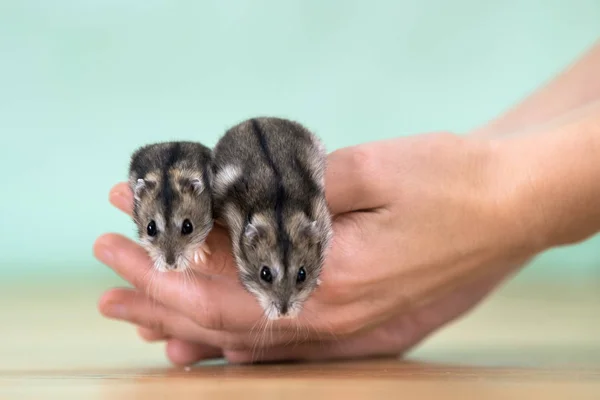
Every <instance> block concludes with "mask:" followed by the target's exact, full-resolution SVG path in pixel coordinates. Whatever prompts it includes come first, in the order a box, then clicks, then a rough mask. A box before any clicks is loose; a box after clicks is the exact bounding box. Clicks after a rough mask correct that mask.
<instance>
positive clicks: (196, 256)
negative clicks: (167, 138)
mask: <svg viewBox="0 0 600 400" xmlns="http://www.w3.org/2000/svg"><path fill="white" fill-rule="evenodd" d="M211 157H212V151H211V150H210V149H209V148H208V147H206V146H204V145H202V144H200V143H194V142H186V141H179V142H163V143H154V144H149V145H146V146H143V147H141V148H139V149H137V150H136V151H135V152H134V153H133V155H132V156H131V161H130V165H129V186H130V188H131V190H132V192H133V194H134V205H133V220H134V222H135V224H136V226H137V231H138V236H139V239H140V242H141V244H142V246H143V247H144V248H145V249H146V251H148V254H149V255H150V257H151V258H152V260H153V262H154V267H155V268H156V269H157V270H159V271H161V272H164V271H183V270H185V269H186V268H187V267H188V266H189V265H190V263H191V261H192V260H194V262H195V263H198V260H202V262H205V261H206V257H207V254H210V249H209V248H208V246H207V245H206V243H205V239H206V237H207V236H208V233H209V232H210V231H211V229H212V227H213V199H212V193H211V167H210V166H211Z"/></svg>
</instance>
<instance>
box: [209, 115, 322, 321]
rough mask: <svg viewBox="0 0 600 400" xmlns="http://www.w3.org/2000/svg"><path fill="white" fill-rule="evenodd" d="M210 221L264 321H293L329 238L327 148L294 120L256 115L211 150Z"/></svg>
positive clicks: (315, 283)
mask: <svg viewBox="0 0 600 400" xmlns="http://www.w3.org/2000/svg"><path fill="white" fill-rule="evenodd" d="M212 165H213V167H212V169H213V177H214V181H213V196H214V201H215V219H216V221H217V223H219V224H223V225H225V226H227V228H228V229H229V233H230V237H231V240H232V248H233V255H234V258H235V261H236V264H237V266H238V272H239V277H240V281H241V282H242V284H243V286H244V287H245V288H246V289H247V290H248V291H249V292H250V293H252V294H254V295H255V296H256V298H257V300H258V302H259V304H260V305H261V306H262V309H263V311H264V313H265V315H266V316H267V318H269V319H272V320H275V319H279V318H295V317H297V315H298V314H299V313H300V311H301V309H302V306H303V304H304V302H305V300H306V299H307V298H308V297H309V296H310V294H311V293H312V292H313V290H314V289H315V288H316V287H317V286H318V284H319V283H320V278H319V277H320V273H321V270H322V267H323V263H324V259H325V255H326V251H327V248H328V246H329V242H330V238H331V235H332V233H331V216H330V213H329V209H328V206H327V203H326V200H325V190H324V172H325V166H326V153H325V148H324V146H323V145H322V143H321V141H320V140H319V139H318V138H317V137H316V136H315V135H314V134H313V133H312V132H310V131H308V130H307V129H306V128H305V127H303V126H302V125H300V124H299V123H297V122H294V121H290V120H286V119H281V118H269V117H263V118H254V119H249V120H246V121H243V122H241V123H239V124H237V125H235V126H233V127H232V128H230V129H229V130H227V131H226V132H225V134H224V135H223V137H222V138H220V139H219V141H218V142H217V144H216V146H215V148H214V149H213V164H212Z"/></svg>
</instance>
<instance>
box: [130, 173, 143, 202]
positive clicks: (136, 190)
mask: <svg viewBox="0 0 600 400" xmlns="http://www.w3.org/2000/svg"><path fill="white" fill-rule="evenodd" d="M145 188H146V181H145V180H143V179H142V178H140V179H138V180H137V181H136V182H135V185H134V186H133V198H134V199H135V200H137V201H139V200H140V197H141V194H142V191H143V190H144V189H145Z"/></svg>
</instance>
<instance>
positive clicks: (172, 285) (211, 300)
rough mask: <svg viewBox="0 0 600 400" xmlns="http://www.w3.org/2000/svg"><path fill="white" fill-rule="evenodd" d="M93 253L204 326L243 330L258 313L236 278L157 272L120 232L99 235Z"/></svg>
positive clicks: (259, 310)
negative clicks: (191, 277)
mask: <svg viewBox="0 0 600 400" xmlns="http://www.w3.org/2000/svg"><path fill="white" fill-rule="evenodd" d="M94 254H95V256H96V257H97V258H98V259H99V260H100V261H102V262H103V263H105V264H106V265H108V266H109V267H110V268H112V269H113V270H114V271H115V272H116V273H117V274H118V275H120V276H121V277H122V278H123V279H125V280H127V281H128V282H130V283H131V284H132V285H133V286H134V287H136V288H138V289H139V290H140V291H141V292H142V293H147V294H148V295H150V296H152V297H153V298H154V299H155V300H156V301H158V302H159V303H161V304H164V305H165V306H167V307H169V308H171V309H173V310H176V311H179V312H180V313H182V314H183V315H185V316H187V317H189V318H190V319H192V320H193V321H194V322H196V323H197V324H199V325H200V326H203V327H205V328H207V329H215V330H246V329H248V327H250V326H252V325H253V324H254V322H255V321H257V320H258V319H260V318H261V317H262V309H261V308H260V306H259V305H258V303H257V301H256V300H255V299H254V297H253V296H252V295H250V294H249V293H248V292H246V291H245V290H244V289H243V288H242V286H241V284H240V283H239V282H238V281H237V280H232V279H227V278H225V277H212V278H210V279H207V278H204V277H201V276H200V277H194V279H191V280H190V279H189V278H187V280H186V278H185V277H184V275H185V274H184V273H177V272H174V273H169V272H165V273H159V272H157V271H156V270H154V267H153V266H152V264H151V262H150V259H149V258H148V255H147V254H146V252H145V251H144V250H143V249H142V248H141V247H140V246H138V245H137V244H136V243H134V242H133V241H131V240H129V239H127V238H125V237H123V236H121V235H116V234H109V235H104V236H102V237H100V238H99V239H98V240H97V241H96V243H95V245H94ZM190 281H191V282H190Z"/></svg>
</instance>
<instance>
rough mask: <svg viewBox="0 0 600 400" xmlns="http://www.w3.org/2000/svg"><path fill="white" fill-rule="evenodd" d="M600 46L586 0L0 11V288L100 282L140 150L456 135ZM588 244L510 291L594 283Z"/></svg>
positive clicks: (126, 229)
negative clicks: (297, 130) (308, 137)
mask: <svg viewBox="0 0 600 400" xmlns="http://www.w3.org/2000/svg"><path fill="white" fill-rule="evenodd" d="M598 38H600V2H599V1H598V0H587V1H586V0H574V1H571V2H566V1H563V0H526V1H516V0H513V1H486V2H482V1H479V0H453V1H447V0H424V1H421V2H416V1H406V2H404V1H402V0H393V1H391V0H390V1H383V0H378V1H342V0H302V1H300V0H286V1H276V0H252V1H250V0H235V1H233V0H230V1H226V0H219V1H217V0H212V1H209V0H203V1H177V2H175V1H167V0H144V1H128V2H124V1H117V0H53V1H33V0H18V1H9V0H0V138H1V139H0V149H1V152H2V153H1V154H2V156H1V157H0V170H1V171H2V175H3V177H2V185H1V186H0V187H1V189H0V190H1V192H2V195H1V196H0V283H4V284H12V282H14V281H15V280H23V279H27V281H28V282H38V283H45V282H49V281H50V280H58V281H60V282H68V281H69V280H70V279H76V278H77V279H85V280H90V281H94V280H102V279H113V278H114V275H113V273H112V272H111V271H110V270H109V269H108V268H106V267H104V266H103V265H101V264H100V263H99V262H97V261H96V260H95V259H94V258H93V256H92V244H93V242H94V240H95V239H96V237H98V236H99V235H101V234H102V233H105V232H109V231H114V232H120V233H124V234H126V235H129V236H130V237H133V235H134V226H133V223H132V222H131V221H130V220H129V219H128V218H127V217H126V216H125V215H123V214H122V213H120V212H119V211H117V210H116V209H114V208H112V207H111V206H110V205H109V203H108V191H109V189H110V188H111V186H112V185H113V184H115V183H117V182H119V181H122V180H124V179H126V175H127V166H128V161H129V160H128V157H129V155H130V154H131V152H132V151H133V150H134V149H135V148H136V147H137V146H140V145H142V144H145V143H148V142H153V141H162V140H172V139H190V140H198V141H202V142H204V143H205V144H207V145H209V146H212V145H214V144H215V142H216V140H217V139H218V137H219V136H220V135H221V134H222V133H223V132H224V130H225V129H226V128H228V127H229V126H231V125H233V124H235V123H237V122H239V121H240V120H242V119H245V118H248V117H251V116H256V115H276V116H283V117H288V118H293V119H297V120H299V121H301V122H303V123H304V124H306V125H307V126H308V127H309V128H311V129H313V130H314V131H315V132H316V133H317V134H318V135H320V136H321V137H322V138H323V139H324V141H325V144H326V146H327V147H328V149H329V150H334V149H336V148H339V147H342V146H347V145H352V144H357V143H361V142H365V141H371V140H377V139H384V138H389V137H394V136H404V135H414V134H419V133H422V132H427V131H432V130H451V131H455V132H468V131H469V130H470V129H472V128H475V127H477V126H478V125H480V124H483V123H485V122H486V121H488V120H489V119H491V118H494V117H495V116H497V115H498V114H499V113H501V112H503V111H504V110H505V109H506V108H508V107H510V106H511V105H513V104H514V103H515V102H517V101H519V100H520V99H522V98H523V97H524V96H526V95H527V94H528V93H530V92H531V91H532V90H534V89H536V88H537V87H539V86H540V85H541V84H543V83H544V82H546V81H547V80H548V79H550V78H552V77H553V76H555V75H556V74H557V73H558V72H560V71H561V70H563V69H564V68H565V67H567V66H568V65H569V64H570V63H571V62H573V61H574V60H575V59H576V58H578V57H579V56H580V55H581V54H582V52H584V51H585V50H586V49H587V48H588V47H589V46H591V45H592V44H593V43H594V42H595V41H596V40H598ZM599 245H600V238H599V237H596V238H594V239H592V240H590V241H588V242H586V243H582V244H580V245H577V246H572V247H568V248H564V249H556V250H553V251H550V252H548V253H545V254H543V255H542V256H541V257H539V258H538V259H537V260H535V262H534V263H533V264H532V265H531V266H530V267H529V268H527V269H525V270H524V271H523V272H522V273H521V275H520V276H519V277H518V279H530V280H539V281H541V280H548V279H550V280H564V279H574V280H583V281H589V280H590V279H600V255H599V253H600V250H599V249H600V246H599Z"/></svg>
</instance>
